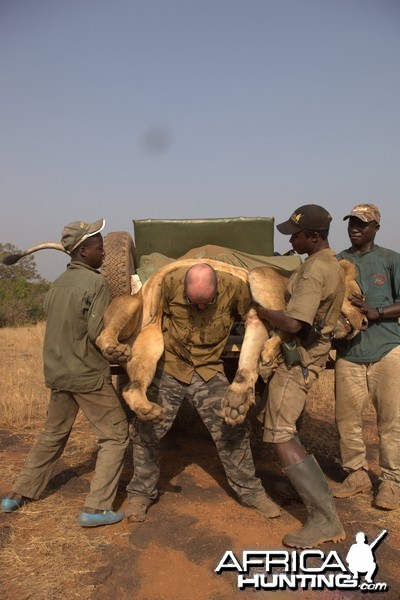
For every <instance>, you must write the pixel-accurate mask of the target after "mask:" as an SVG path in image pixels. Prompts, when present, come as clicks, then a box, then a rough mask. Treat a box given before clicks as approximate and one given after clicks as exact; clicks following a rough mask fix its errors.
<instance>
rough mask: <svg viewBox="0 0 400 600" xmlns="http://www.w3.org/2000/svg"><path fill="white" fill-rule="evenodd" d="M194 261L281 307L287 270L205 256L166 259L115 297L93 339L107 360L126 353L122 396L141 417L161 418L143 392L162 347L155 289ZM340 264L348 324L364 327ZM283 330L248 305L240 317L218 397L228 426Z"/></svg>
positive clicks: (267, 367) (347, 267) (349, 271)
mask: <svg viewBox="0 0 400 600" xmlns="http://www.w3.org/2000/svg"><path fill="white" fill-rule="evenodd" d="M199 262H204V263H207V264H209V265H210V266H212V267H213V268H214V269H216V270H219V271H223V272H227V273H230V274H232V275H234V276H236V277H239V278H240V279H241V280H242V281H248V282H249V285H250V290H251V294H252V297H253V298H254V300H255V301H256V302H257V303H258V304H260V305H261V306H264V307H266V308H270V309H272V310H282V309H283V308H284V306H285V300H284V292H285V287H286V284H287V281H288V279H289V276H290V274H287V275H286V274H283V273H282V272H280V271H279V270H277V269H275V268H273V267H269V266H262V267H256V268H254V269H252V270H251V271H250V272H249V271H248V270H247V269H244V268H241V267H236V266H233V265H230V264H227V263H223V262H220V261H215V260H212V259H207V258H204V259H201V260H199V259H180V260H177V261H175V262H173V263H170V264H168V265H166V266H164V267H162V268H161V269H159V270H158V271H157V272H156V273H155V274H154V275H153V276H152V277H151V278H150V279H149V280H148V281H146V282H145V283H144V285H143V287H142V289H141V290H140V292H139V293H137V294H136V295H134V296H122V297H120V298H115V299H114V300H113V301H112V302H111V303H110V305H109V307H108V308H107V310H106V312H105V315H104V325H105V327H104V330H103V332H102V333H101V334H100V336H99V337H98V339H97V341H96V343H97V345H98V346H99V348H100V349H101V350H102V352H103V354H104V355H105V356H107V357H108V358H109V359H110V360H111V359H113V358H114V359H115V358H118V357H123V358H124V359H126V358H128V356H129V359H128V360H127V362H126V364H125V365H124V366H125V369H126V372H127V374H128V377H129V380H130V383H129V384H128V385H127V386H126V387H125V388H124V390H123V396H124V399H125V401H126V402H127V404H128V405H129V406H130V408H131V409H132V410H133V411H135V412H136V413H137V414H138V416H139V417H140V418H142V419H144V420H155V421H158V420H160V419H162V409H161V408H160V407H159V406H157V405H156V404H153V403H151V402H149V401H148V399H147V396H146V392H147V388H148V386H149V385H150V383H151V381H152V380H153V377H154V374H155V371H156V367H157V363H158V361H159V359H160V358H161V356H162V353H163V349H164V344H163V336H162V332H161V321H162V298H161V289H162V283H163V280H164V277H165V276H166V275H167V274H168V273H171V272H173V271H174V270H177V269H180V268H185V267H187V268H189V267H191V266H192V265H194V264H198V263H199ZM341 265H342V267H343V269H344V271H345V281H346V297H345V301H344V303H343V310H344V311H345V315H346V318H347V319H348V321H350V322H351V323H352V324H353V327H354V328H355V329H357V330H360V329H362V328H364V325H363V320H365V318H364V316H363V315H362V314H361V313H360V311H359V310H358V309H357V308H356V307H354V306H353V305H351V303H350V302H349V300H348V296H349V295H350V294H351V293H353V292H354V291H359V288H358V285H357V283H356V282H355V268H354V265H352V264H351V263H349V262H348V261H341ZM347 333H348V331H347V329H346V330H345V327H344V325H343V323H342V324H339V322H338V326H337V336H338V337H345V335H346V334H347ZM284 335H285V334H283V333H282V332H276V331H274V330H273V329H272V328H271V327H269V326H268V324H265V323H263V322H262V321H261V320H260V319H259V318H258V316H257V313H256V311H255V309H254V308H252V309H250V311H249V313H248V315H247V318H246V329H245V335H244V339H243V343H242V348H241V352H240V356H239V363H238V369H237V373H236V376H235V378H234V380H233V382H232V384H231V385H230V386H229V388H228V391H227V394H226V396H225V398H224V399H223V401H222V407H223V409H225V419H226V421H227V422H228V423H231V424H232V425H234V424H238V423H241V422H242V421H243V420H244V418H245V416H246V413H247V411H248V409H249V407H250V406H251V404H253V402H254V385H255V382H256V380H257V378H258V374H259V369H258V363H259V360H260V356H261V357H262V362H263V363H264V365H263V377H267V376H268V374H270V373H271V367H272V364H273V362H274V360H275V358H276V357H277V355H278V354H279V351H280V344H281V339H282V338H283V336H284ZM227 407H229V410H227ZM232 411H233V412H232Z"/></svg>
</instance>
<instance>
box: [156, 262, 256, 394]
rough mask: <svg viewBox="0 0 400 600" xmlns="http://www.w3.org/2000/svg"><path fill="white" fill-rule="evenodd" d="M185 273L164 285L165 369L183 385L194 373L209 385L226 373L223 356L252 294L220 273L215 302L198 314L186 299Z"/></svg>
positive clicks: (169, 277) (178, 273)
mask: <svg viewBox="0 0 400 600" xmlns="http://www.w3.org/2000/svg"><path fill="white" fill-rule="evenodd" d="M186 271H187V269H177V270H176V271H173V272H172V273H170V274H169V275H167V276H166V277H165V279H164V282H163V288H162V297H163V299H164V306H163V336H164V346H165V351H164V355H163V359H162V360H163V367H164V370H165V371H166V372H167V373H169V374H170V375H172V376H173V377H175V378H176V379H178V380H179V381H182V382H183V383H190V382H191V379H192V375H193V373H194V371H196V372H197V373H198V374H199V375H200V377H201V378H202V379H203V380H204V381H206V382H207V381H209V380H210V379H211V378H212V377H214V375H216V373H224V367H223V363H222V359H221V354H222V352H223V350H224V347H225V344H226V342H227V339H228V337H229V334H230V331H231V328H232V325H233V323H234V321H235V320H237V321H239V320H242V321H243V320H244V318H245V316H246V314H247V312H248V311H249V309H250V306H251V296H250V290H249V287H248V285H247V283H245V282H243V281H242V280H241V279H239V278H238V277H235V276H234V275H231V274H229V273H224V272H217V275H218V277H219V281H218V290H217V297H216V301H215V302H214V303H213V304H210V305H209V306H207V307H206V308H204V309H203V310H199V309H198V308H197V307H196V306H192V305H189V304H187V302H186V299H185V297H184V287H183V279H184V277H185V273H186Z"/></svg>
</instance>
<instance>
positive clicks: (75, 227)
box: [61, 219, 106, 254]
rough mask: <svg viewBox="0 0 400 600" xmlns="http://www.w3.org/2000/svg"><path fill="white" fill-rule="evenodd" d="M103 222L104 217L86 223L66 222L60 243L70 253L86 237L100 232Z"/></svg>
mask: <svg viewBox="0 0 400 600" xmlns="http://www.w3.org/2000/svg"><path fill="white" fill-rule="evenodd" d="M105 224H106V222H105V220H104V219H100V220H99V221H94V223H86V222H85V221H74V222H73V223H68V225H66V226H65V227H64V229H63V230H62V234H61V244H62V245H63V247H64V249H65V251H66V252H68V254H71V252H73V251H74V250H75V248H77V247H78V246H79V244H82V242H84V241H85V240H86V239H87V238H88V237H91V236H92V235H96V234H97V233H100V231H101V230H102V229H103V228H104V226H105Z"/></svg>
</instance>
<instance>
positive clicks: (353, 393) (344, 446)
mask: <svg viewBox="0 0 400 600" xmlns="http://www.w3.org/2000/svg"><path fill="white" fill-rule="evenodd" d="M397 394H398V392H397ZM368 398H369V389H368V365H367V364H365V363H361V364H357V363H352V362H350V361H348V360H345V359H343V358H338V360H337V361H336V365H335V419H336V427H337V430H338V433H339V447H340V456H341V462H342V467H343V469H344V470H345V471H358V470H359V469H365V470H368V461H367V450H366V446H365V442H364V439H363V435H362V426H363V420H362V415H363V411H364V408H365V406H366V405H367V403H368Z"/></svg>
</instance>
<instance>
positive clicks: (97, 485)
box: [74, 381, 129, 510]
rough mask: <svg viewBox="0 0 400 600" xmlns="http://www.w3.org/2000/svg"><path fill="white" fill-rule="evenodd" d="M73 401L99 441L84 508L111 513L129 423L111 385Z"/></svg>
mask: <svg viewBox="0 0 400 600" xmlns="http://www.w3.org/2000/svg"><path fill="white" fill-rule="evenodd" d="M74 397H75V399H76V401H77V402H78V404H79V406H80V408H81V409H82V411H83V413H84V414H85V417H86V418H87V420H88V421H89V423H90V426H91V428H92V429H93V431H94V433H95V434H96V437H97V443H98V445H99V450H98V453H97V459H96V466H95V474H94V477H93V478H92V481H91V483H90V492H89V494H88V496H87V498H86V500H85V507H87V508H93V509H97V510H111V509H112V505H113V501H114V499H115V496H116V495H117V491H118V482H119V478H120V476H121V473H122V469H123V466H124V456H125V451H126V449H127V447H128V444H129V434H128V421H127V419H126V414H125V411H124V409H123V408H122V406H121V402H120V400H119V399H118V396H117V394H116V392H115V389H114V387H113V386H112V385H111V381H105V382H104V384H103V387H102V388H101V389H100V390H96V391H94V392H88V393H76V392H75V393H74Z"/></svg>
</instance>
